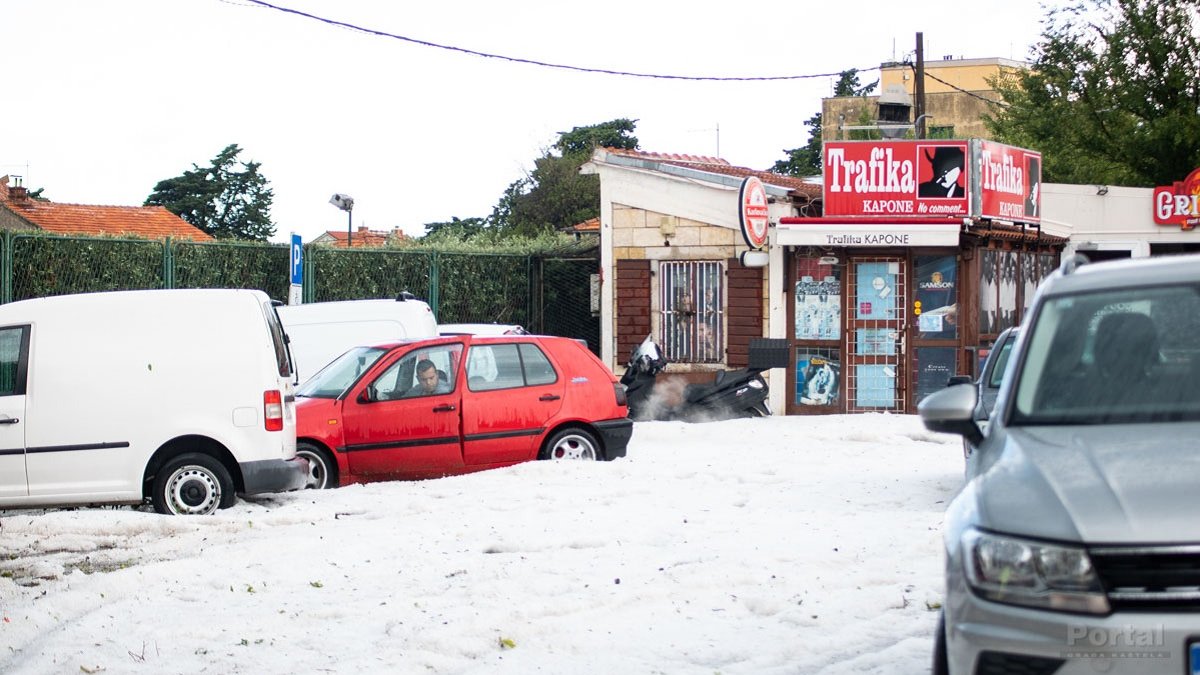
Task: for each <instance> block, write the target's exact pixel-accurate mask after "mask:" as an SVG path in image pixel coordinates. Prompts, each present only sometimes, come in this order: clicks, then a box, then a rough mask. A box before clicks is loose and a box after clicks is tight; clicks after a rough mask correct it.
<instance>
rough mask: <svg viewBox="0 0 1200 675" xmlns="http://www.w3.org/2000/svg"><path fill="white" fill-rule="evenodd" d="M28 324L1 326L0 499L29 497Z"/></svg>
mask: <svg viewBox="0 0 1200 675" xmlns="http://www.w3.org/2000/svg"><path fill="white" fill-rule="evenodd" d="M28 370H29V326H8V327H5V328H0V500H2V499H5V498H11V497H27V496H28V495H29V480H28V476H27V475H26V473H25V386H26V381H27V379H28Z"/></svg>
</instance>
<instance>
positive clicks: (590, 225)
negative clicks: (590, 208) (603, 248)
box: [563, 218, 600, 234]
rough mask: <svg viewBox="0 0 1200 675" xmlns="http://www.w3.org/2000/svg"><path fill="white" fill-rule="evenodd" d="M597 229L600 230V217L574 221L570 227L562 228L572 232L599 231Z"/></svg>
mask: <svg viewBox="0 0 1200 675" xmlns="http://www.w3.org/2000/svg"><path fill="white" fill-rule="evenodd" d="M599 231H600V219H599V218H591V219H588V220H585V221H583V222H582V223H576V224H575V225H572V226H570V227H565V228H563V232H569V233H573V234H580V233H585V232H599Z"/></svg>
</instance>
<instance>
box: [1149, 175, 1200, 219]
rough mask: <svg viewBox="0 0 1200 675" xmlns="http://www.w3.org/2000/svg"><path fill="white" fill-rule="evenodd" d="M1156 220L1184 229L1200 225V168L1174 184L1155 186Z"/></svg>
mask: <svg viewBox="0 0 1200 675" xmlns="http://www.w3.org/2000/svg"><path fill="white" fill-rule="evenodd" d="M1154 222H1156V223H1158V224H1159V225H1178V226H1179V227H1180V228H1181V229H1184V230H1191V229H1193V228H1195V227H1196V226H1197V225H1200V169H1196V170H1194V171H1192V172H1191V173H1189V174H1188V177H1187V178H1185V179H1183V180H1181V181H1175V183H1174V184H1173V185H1169V186H1162V187H1156V188H1154Z"/></svg>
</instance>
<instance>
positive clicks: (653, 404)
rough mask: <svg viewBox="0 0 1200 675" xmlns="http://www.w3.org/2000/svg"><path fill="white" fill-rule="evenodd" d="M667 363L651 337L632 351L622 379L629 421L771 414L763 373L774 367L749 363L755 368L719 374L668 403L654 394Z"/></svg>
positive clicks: (695, 420) (694, 385)
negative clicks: (627, 404) (675, 400)
mask: <svg viewBox="0 0 1200 675" xmlns="http://www.w3.org/2000/svg"><path fill="white" fill-rule="evenodd" d="M751 361H752V362H753V361H755V359H753V358H752V359H751ZM667 363H668V361H667V358H666V357H665V356H663V353H662V349H660V348H659V346H658V345H657V344H656V343H655V342H654V339H653V337H651V336H647V337H646V339H645V340H643V341H642V344H641V345H639V346H638V347H637V348H636V349H634V350H633V354H632V355H631V356H630V358H629V363H628V364H626V367H625V374H624V375H622V376H621V384H623V385H625V397H626V399H627V400H628V402H629V416H630V417H631V418H633V419H635V420H682V421H686V422H702V421H710V420H724V419H734V418H738V417H766V416H768V415H770V414H771V409H770V407H768V405H767V393H768V390H767V382H766V380H765V379H764V378H763V376H762V372H763V371H764V370H767V369H768V368H769V367H774V366H770V365H766V364H762V363H752V365H753V366H755V367H750V368H741V369H739V370H722V371H718V372H717V373H716V375H715V376H714V377H713V380H712V382H705V383H692V384H688V385H686V386H685V387H683V390H682V392H680V393H679V395H678V397H677V398H678V400H677V402H670V401H667V400H666V399H667V397H665V396H662V395H655V391H654V390H655V384H656V383H657V381H658V375H659V374H660V373H662V372H663V370H664V369H666V367H667ZM785 365H786V364H785ZM660 394H661V392H660Z"/></svg>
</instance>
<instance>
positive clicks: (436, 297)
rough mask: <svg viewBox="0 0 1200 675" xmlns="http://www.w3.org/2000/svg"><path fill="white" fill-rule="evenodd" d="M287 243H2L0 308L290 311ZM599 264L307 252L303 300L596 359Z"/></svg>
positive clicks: (8, 236)
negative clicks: (284, 305) (161, 301)
mask: <svg viewBox="0 0 1200 675" xmlns="http://www.w3.org/2000/svg"><path fill="white" fill-rule="evenodd" d="M290 262H291V258H290V251H289V247H288V245H287V244H254V243H235V242H204V243H196V242H190V241H172V240H169V239H168V240H166V241H159V240H149V239H118V238H109V237H61V236H54V235H46V234H30V233H24V232H13V231H5V232H3V234H2V236H0V302H12V301H14V300H24V299H27V298H36V297H41V296H47V295H63V294H66V293H88V292H94V291H116V290H134V289H149V288H257V289H262V290H263V291H265V292H266V293H267V295H269V296H271V297H272V298H275V299H277V300H286V299H287V297H288V291H289V287H290V279H289V275H288V265H289V264H290ZM598 267H599V258H598V257H587V256H580V257H571V258H566V257H548V256H538V255H533V256H529V255H515V254H487V253H480V254H466V253H442V252H437V251H407V250H389V249H352V250H346V249H337V248H330V247H325V246H311V245H310V246H306V247H305V249H304V270H303V275H304V293H303V297H304V301H305V302H322V301H328V300H353V299H359V298H391V297H396V296H397V295H398V294H399V293H401V292H402V291H409V292H411V293H412V294H413V295H415V296H417V297H418V298H422V299H425V300H426V301H427V302H429V304H430V307H432V308H433V311H434V313H435V315H436V316H437V317H438V321H439V322H441V323H487V322H495V323H515V324H520V325H522V326H525V327H526V328H527V329H529V330H530V331H531V332H537V333H545V334H550V335H563V336H566V337H574V338H580V339H584V340H587V342H588V345H589V346H590V347H592V349H593V350H598V348H599V334H600V323H599V319H598V318H597V317H596V316H595V314H594V313H593V312H592V311H591V308H590V280H591V275H592V274H594V273H596V272H597V268H598Z"/></svg>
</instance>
